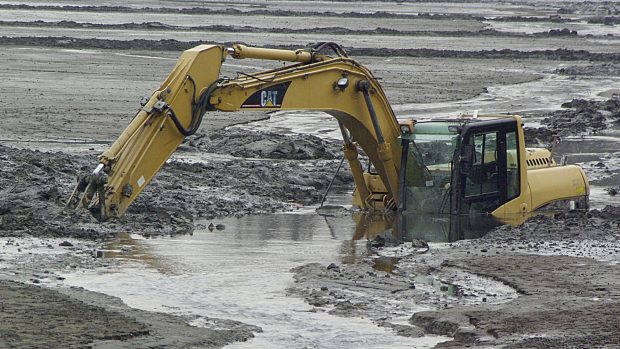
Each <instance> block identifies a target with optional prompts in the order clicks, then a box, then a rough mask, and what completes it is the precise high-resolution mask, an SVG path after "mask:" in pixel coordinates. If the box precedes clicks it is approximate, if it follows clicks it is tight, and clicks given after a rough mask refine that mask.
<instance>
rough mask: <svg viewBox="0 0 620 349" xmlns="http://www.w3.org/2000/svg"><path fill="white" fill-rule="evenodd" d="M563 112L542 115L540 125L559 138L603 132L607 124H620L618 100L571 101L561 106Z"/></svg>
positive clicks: (619, 100) (619, 104) (619, 101)
mask: <svg viewBox="0 0 620 349" xmlns="http://www.w3.org/2000/svg"><path fill="white" fill-rule="evenodd" d="M562 108H565V110H558V111H554V112H551V113H547V114H545V115H544V117H545V118H544V119H543V120H542V123H543V124H544V125H546V126H547V127H548V128H549V129H551V130H552V131H553V132H555V133H556V134H557V135H559V136H569V135H579V134H585V133H592V132H598V131H601V130H604V129H606V128H607V126H608V124H609V123H616V124H617V123H619V122H620V99H618V98H612V99H608V100H606V101H595V100H584V99H573V100H572V101H570V102H567V103H564V104H562Z"/></svg>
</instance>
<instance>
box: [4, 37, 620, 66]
mask: <svg viewBox="0 0 620 349" xmlns="http://www.w3.org/2000/svg"><path fill="white" fill-rule="evenodd" d="M234 43H237V42H224V43H223V44H234ZM202 44H218V43H216V42H210V41H179V40H174V39H162V40H146V39H133V40H109V39H95V38H92V39H81V38H72V37H66V36H62V37H55V36H47V37H6V36H2V37H0V45H16V46H39V47H62V48H73V49H76V48H91V49H92V48H96V49H115V50H157V51H183V50H186V49H189V48H192V47H195V46H197V45H202ZM264 47H266V48H278V49H298V48H299V47H298V46H289V45H265V46H264ZM345 49H346V50H347V52H348V53H349V54H350V55H354V56H371V57H373V56H374V57H394V56H402V57H425V58H426V57H444V58H462V59H468V58H488V59H495V58H498V59H547V60H563V61H582V60H587V61H595V62H620V53H611V52H610V53H599V52H590V51H586V50H569V49H555V50H534V51H519V50H511V49H501V50H496V49H491V50H481V51H457V50H436V49H429V48H419V49H395V48H361V47H345Z"/></svg>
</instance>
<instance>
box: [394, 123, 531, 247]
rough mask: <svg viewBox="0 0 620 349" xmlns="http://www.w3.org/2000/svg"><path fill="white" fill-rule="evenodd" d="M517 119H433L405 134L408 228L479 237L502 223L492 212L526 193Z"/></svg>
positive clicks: (441, 237)
mask: <svg viewBox="0 0 620 349" xmlns="http://www.w3.org/2000/svg"><path fill="white" fill-rule="evenodd" d="M517 122H518V120H517V119H514V118H490V119H487V118H467V119H452V120H432V121H426V122H418V123H416V124H415V126H414V132H411V133H403V135H402V136H401V142H402V143H401V144H402V148H403V153H402V154H403V155H402V159H401V184H402V186H401V207H400V212H401V216H402V221H401V229H402V231H403V233H405V234H408V235H412V236H410V237H414V238H421V239H424V240H430V241H446V240H448V241H454V240H458V239H463V238H474V237H478V236H480V235H482V234H484V233H485V232H486V231H488V229H490V228H492V227H495V226H497V225H498V224H500V221H498V220H497V217H495V216H492V215H491V213H493V212H494V211H495V210H496V209H498V208H499V207H500V206H502V205H503V204H505V203H506V202H508V201H510V200H512V199H514V198H516V197H518V196H519V193H520V171H519V170H520V169H519V161H518V159H519V148H518V141H517V140H518V134H517V130H518V125H517ZM429 234H431V235H432V236H428V235H429Z"/></svg>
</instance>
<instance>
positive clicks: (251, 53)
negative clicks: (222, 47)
mask: <svg viewBox="0 0 620 349" xmlns="http://www.w3.org/2000/svg"><path fill="white" fill-rule="evenodd" d="M226 51H227V52H228V54H229V55H230V56H232V57H233V58H237V59H244V58H255V59H268V60H274V61H287V62H301V63H311V62H319V61H323V60H324V58H325V56H323V55H320V54H316V53H312V52H309V51H305V50H301V49H300V50H295V51H292V50H279V49H273V48H260V47H248V46H245V45H241V44H235V45H233V46H232V47H229V48H227V49H226Z"/></svg>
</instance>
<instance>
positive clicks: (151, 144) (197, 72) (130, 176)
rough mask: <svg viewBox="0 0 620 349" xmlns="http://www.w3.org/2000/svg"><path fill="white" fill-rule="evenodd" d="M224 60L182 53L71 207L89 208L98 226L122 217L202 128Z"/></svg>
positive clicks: (199, 51) (211, 52)
mask: <svg viewBox="0 0 620 349" xmlns="http://www.w3.org/2000/svg"><path fill="white" fill-rule="evenodd" d="M225 55H226V52H225V49H224V47H223V46H219V45H200V46H197V47H194V48H192V49H189V50H187V51H185V52H183V54H182V55H181V57H180V58H179V61H178V62H177V64H176V66H175V67H174V69H173V70H172V72H171V73H170V75H169V76H168V78H167V79H166V81H165V82H164V83H163V84H162V85H161V87H160V88H159V89H158V90H157V91H155V92H154V93H153V95H152V96H151V98H150V99H149V100H148V101H147V102H146V103H145V104H144V106H143V107H142V109H141V110H140V111H139V112H138V113H137V114H136V116H135V117H134V118H133V120H132V121H131V123H130V124H129V126H127V128H126V129H125V130H124V131H123V133H122V134H121V135H120V137H119V138H118V139H117V140H116V142H114V144H113V145H112V146H111V147H110V149H108V150H107V151H106V152H104V153H103V154H102V155H101V156H100V159H99V162H100V164H99V165H98V166H97V167H96V169H95V170H94V171H93V173H92V174H89V175H84V176H80V177H79V178H78V184H77V186H76V188H75V190H74V192H73V195H72V196H71V198H70V199H69V202H68V203H67V205H68V206H69V207H74V208H75V207H85V208H88V209H90V211H91V212H92V213H93V215H94V216H95V217H97V218H98V219H99V220H106V219H108V218H111V217H119V216H121V215H123V213H124V212H125V210H126V209H127V207H128V206H129V205H130V204H131V203H132V202H133V201H134V200H135V198H136V197H137V196H138V194H140V192H141V191H142V190H143V189H144V188H145V187H146V186H147V184H148V183H149V182H150V181H151V179H152V178H153V177H154V176H155V174H156V173H157V172H158V171H159V169H160V168H161V167H162V166H163V164H164V163H165V162H166V160H167V159H168V158H169V157H170V156H171V155H172V153H173V152H174V151H175V150H176V148H177V147H178V146H179V145H180V144H181V142H182V141H183V140H184V139H185V137H186V136H189V135H191V134H193V133H194V132H196V130H197V129H198V127H199V126H200V122H201V120H202V116H203V114H204V112H205V110H206V108H207V105H208V102H209V101H208V100H209V96H210V93H211V91H212V89H213V88H214V87H215V85H216V84H217V82H218V81H219V80H218V79H219V75H220V68H221V66H222V62H223V61H224V59H225Z"/></svg>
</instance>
